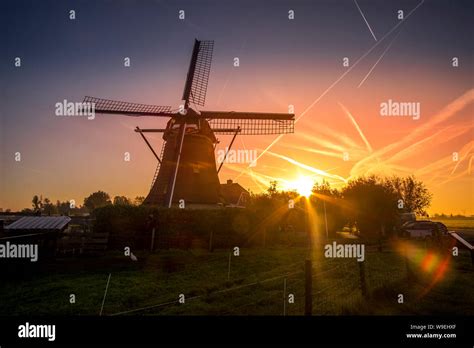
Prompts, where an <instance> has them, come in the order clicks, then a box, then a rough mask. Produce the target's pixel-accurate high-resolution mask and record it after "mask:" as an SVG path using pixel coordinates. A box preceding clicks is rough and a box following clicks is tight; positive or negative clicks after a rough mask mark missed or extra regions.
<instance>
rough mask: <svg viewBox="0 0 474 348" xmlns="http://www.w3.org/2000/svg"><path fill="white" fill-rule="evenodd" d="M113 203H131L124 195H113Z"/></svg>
mask: <svg viewBox="0 0 474 348" xmlns="http://www.w3.org/2000/svg"><path fill="white" fill-rule="evenodd" d="M114 205H131V203H130V200H129V199H128V198H127V197H125V196H115V197H114Z"/></svg>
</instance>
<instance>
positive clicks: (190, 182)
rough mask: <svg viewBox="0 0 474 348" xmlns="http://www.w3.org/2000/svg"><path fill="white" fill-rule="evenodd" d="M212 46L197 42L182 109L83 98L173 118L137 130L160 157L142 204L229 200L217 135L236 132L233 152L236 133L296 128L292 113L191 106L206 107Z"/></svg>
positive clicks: (99, 108)
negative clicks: (152, 135)
mask: <svg viewBox="0 0 474 348" xmlns="http://www.w3.org/2000/svg"><path fill="white" fill-rule="evenodd" d="M213 48H214V42H213V41H198V40H195V42H194V48H193V52H192V55H191V62H190V65H189V69H188V74H187V78H186V83H185V87H184V92H183V97H182V99H183V101H184V104H183V105H182V106H181V107H180V110H179V111H178V112H173V111H172V110H171V107H170V106H160V105H146V104H137V103H129V102H123V101H113V100H108V99H101V98H94V97H85V98H84V102H87V103H94V104H95V112H96V113H98V114H114V115H125V116H151V117H168V118H169V121H168V123H167V125H166V128H164V129H140V128H139V127H136V129H135V131H136V132H138V133H139V134H140V135H141V136H142V138H143V140H144V141H145V143H146V144H147V145H148V147H149V148H150V150H151V152H152V153H153V155H154V156H155V158H156V159H157V161H158V165H157V168H156V171H155V175H154V177H153V181H152V185H151V189H150V192H149V193H148V195H147V197H146V198H145V201H144V204H148V205H163V206H167V207H171V206H173V205H174V204H177V203H179V202H180V201H181V200H183V201H184V202H185V204H186V206H192V205H216V204H218V203H225V202H223V201H222V197H221V195H220V183H219V177H218V173H219V170H220V168H221V166H222V163H221V165H220V166H219V169H218V168H217V166H216V160H215V154H214V149H215V146H216V144H217V143H218V139H217V138H216V134H227V135H229V134H230V135H233V138H232V141H231V144H230V146H229V147H228V150H227V151H229V149H230V147H231V146H232V144H233V142H234V140H235V137H236V136H237V135H238V134H240V135H263V134H283V133H292V132H293V130H294V114H287V113H257V112H234V111H198V110H196V109H194V108H192V107H191V106H190V103H192V104H194V105H199V106H204V103H205V99H206V92H207V84H208V80H209V73H210V70H211V61H212V53H213ZM149 132H161V133H163V140H164V143H163V147H162V151H161V153H160V154H159V155H158V154H157V153H156V152H155V150H154V149H153V147H152V146H151V144H150V142H149V141H148V139H147V138H146V136H145V133H149ZM224 161H225V158H224V160H223V162H224Z"/></svg>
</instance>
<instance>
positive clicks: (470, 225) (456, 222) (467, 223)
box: [433, 219, 474, 229]
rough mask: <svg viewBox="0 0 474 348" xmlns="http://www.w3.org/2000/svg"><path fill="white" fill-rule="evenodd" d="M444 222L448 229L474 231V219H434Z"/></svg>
mask: <svg viewBox="0 0 474 348" xmlns="http://www.w3.org/2000/svg"><path fill="white" fill-rule="evenodd" d="M433 221H438V222H442V223H443V224H445V225H446V227H448V229H474V219H433Z"/></svg>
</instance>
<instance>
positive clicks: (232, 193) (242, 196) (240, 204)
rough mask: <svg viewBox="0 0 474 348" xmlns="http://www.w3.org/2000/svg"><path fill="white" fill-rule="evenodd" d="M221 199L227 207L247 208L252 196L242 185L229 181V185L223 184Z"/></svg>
mask: <svg viewBox="0 0 474 348" xmlns="http://www.w3.org/2000/svg"><path fill="white" fill-rule="evenodd" d="M221 197H222V199H223V200H224V203H225V205H226V206H229V207H237V208H245V206H246V205H247V202H248V200H249V198H250V194H249V192H248V191H247V190H246V189H244V188H243V187H242V186H240V184H238V183H235V182H233V181H232V180H227V183H225V184H221Z"/></svg>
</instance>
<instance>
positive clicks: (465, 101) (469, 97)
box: [351, 89, 474, 177]
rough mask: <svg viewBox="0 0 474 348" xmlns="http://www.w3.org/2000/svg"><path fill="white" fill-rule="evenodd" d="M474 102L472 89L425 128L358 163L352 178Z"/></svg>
mask: <svg viewBox="0 0 474 348" xmlns="http://www.w3.org/2000/svg"><path fill="white" fill-rule="evenodd" d="M473 101H474V89H470V90H469V91H467V92H465V93H464V94H463V95H462V96H460V97H458V98H456V99H455V100H453V101H452V102H451V103H449V104H448V105H446V106H445V107H444V108H443V109H442V110H441V111H440V112H438V113H437V114H436V115H435V116H434V117H433V118H431V119H430V120H429V121H428V122H427V123H425V124H424V125H423V126H420V127H418V128H416V129H415V130H414V131H412V132H411V133H410V134H409V135H407V136H405V137H404V138H403V139H401V140H399V141H397V142H395V143H393V144H390V145H387V146H385V147H383V148H381V149H379V150H377V151H375V152H374V153H372V154H371V155H370V156H368V157H366V158H364V159H362V160H360V161H359V162H357V163H356V164H355V165H354V167H352V169H351V177H352V176H354V173H356V172H359V169H360V167H361V166H362V165H363V164H364V163H367V162H369V161H371V160H373V159H375V158H377V157H380V156H382V155H384V154H386V153H389V152H390V151H393V150H395V149H397V148H399V147H401V146H405V145H407V144H408V143H410V142H411V141H414V140H415V139H416V138H417V137H418V136H420V135H422V134H423V133H424V132H426V131H429V130H430V129H431V128H432V127H433V126H435V125H437V124H438V123H441V122H444V121H446V120H447V119H449V118H451V117H452V116H454V115H455V114H456V113H458V112H459V111H460V110H462V109H464V108H465V107H466V106H467V105H469V104H470V103H472V102H473Z"/></svg>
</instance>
